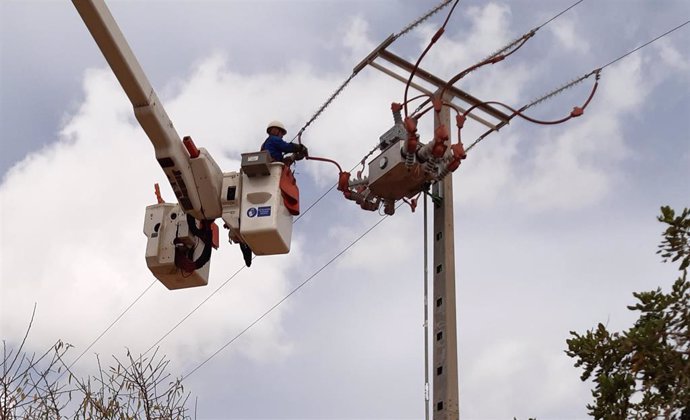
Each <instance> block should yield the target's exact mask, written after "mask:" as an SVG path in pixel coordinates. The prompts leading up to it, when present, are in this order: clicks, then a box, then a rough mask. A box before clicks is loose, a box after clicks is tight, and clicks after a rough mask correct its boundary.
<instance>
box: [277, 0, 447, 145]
mask: <svg viewBox="0 0 690 420" xmlns="http://www.w3.org/2000/svg"><path fill="white" fill-rule="evenodd" d="M451 1H452V0H443V1H442V2H441V3H439V4H438V5H437V6H436V7H434V8H432V9H431V10H429V11H428V12H426V13H425V14H423V15H422V16H420V17H419V18H417V19H415V20H414V21H412V22H411V23H410V24H408V25H407V26H405V27H404V28H403V29H402V30H401V31H400V32H398V33H397V34H393V35H390V36H389V37H388V38H387V39H386V40H384V41H383V43H382V44H381V45H382V46H387V45H390V44H391V43H393V42H394V41H395V40H397V39H398V38H400V37H401V36H404V35H405V34H407V33H408V32H410V31H411V30H412V29H414V28H415V27H417V26H418V25H420V24H421V23H422V22H424V21H425V20H427V19H429V18H430V17H431V16H433V15H434V14H436V13H437V12H438V11H439V10H441V9H443V8H444V7H446V6H447V5H448V4H449V3H450V2H451ZM455 1H456V2H457V1H459V0H455ZM369 59H372V57H371V56H369V57H366V58H365V59H364V61H363V63H364V64H366V63H367V62H368V60H369ZM361 64H362V63H360V65H358V66H356V67H355V68H354V69H353V70H352V73H351V74H350V75H349V76H348V77H347V78H346V79H345V81H343V82H342V83H341V84H340V86H338V88H336V90H335V91H334V92H333V93H332V94H331V96H329V97H328V99H326V101H325V102H324V103H323V104H321V106H320V107H319V108H318V109H317V110H316V112H315V113H314V114H313V115H312V116H311V117H310V118H309V119H308V120H307V122H306V123H305V124H304V125H303V126H302V128H300V129H299V131H298V132H297V134H295V137H293V138H292V140H290V143H292V142H294V141H295V139H297V141H298V143H299V144H302V134H303V133H304V131H305V130H306V129H307V127H309V126H310V125H311V124H312V123H313V122H314V121H315V120H316V119H317V118H318V117H319V116H320V115H321V114H322V113H323V111H324V110H325V109H326V108H327V107H328V106H329V105H330V104H331V102H333V100H334V99H335V98H336V97H337V96H338V95H340V93H341V92H342V91H343V89H345V87H346V86H347V85H348V84H349V83H350V82H351V81H352V79H354V78H355V76H357V74H359V72H360V71H361V70H362V69H363V68H364V67H366V66H365V65H361Z"/></svg>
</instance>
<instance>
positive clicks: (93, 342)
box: [58, 279, 157, 380]
mask: <svg viewBox="0 0 690 420" xmlns="http://www.w3.org/2000/svg"><path fill="white" fill-rule="evenodd" d="M156 281H157V280H155V279H154V280H153V281H152V282H151V284H149V285H148V287H146V289H144V291H143V292H141V293H140V294H139V296H137V298H136V299H134V301H132V303H130V304H129V306H127V308H125V310H124V311H122V313H121V314H120V315H118V316H117V318H115V319H114V320H113V322H111V323H110V325H108V327H107V328H106V329H105V330H103V332H102V333H101V334H100V335H99V336H98V337H96V338H95V339H94V340H93V341H92V342H91V344H89V345H88V346H87V347H86V349H84V351H82V352H81V354H80V355H79V356H77V358H76V359H74V361H73V362H72V363H71V364H70V365H69V366H68V367H67V369H66V370H65V371H64V372H67V371H69V370H70V369H71V368H72V366H74V365H75V364H76V363H77V362H78V361H79V359H81V358H82V356H84V355H85V354H86V352H87V351H89V349H91V347H93V346H94V345H95V344H96V343H97V342H98V340H100V339H101V338H102V337H103V336H104V335H105V334H106V333H107V332H108V331H109V330H110V329H111V328H112V327H113V326H114V325H115V324H116V323H117V321H119V320H120V318H122V317H123V316H124V315H125V314H126V313H127V312H128V311H129V310H130V309H132V307H133V306H134V305H135V304H136V303H137V302H138V301H139V299H141V298H142V297H143V296H144V295H145V294H146V292H148V291H149V289H151V287H152V286H153V285H154V284H156ZM64 372H63V375H64ZM60 377H62V375H60ZM59 379H60V378H58V380H59Z"/></svg>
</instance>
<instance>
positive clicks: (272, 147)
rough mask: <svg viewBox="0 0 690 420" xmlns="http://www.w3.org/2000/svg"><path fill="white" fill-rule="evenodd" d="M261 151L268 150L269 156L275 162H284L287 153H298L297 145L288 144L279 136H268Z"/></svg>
mask: <svg viewBox="0 0 690 420" xmlns="http://www.w3.org/2000/svg"><path fill="white" fill-rule="evenodd" d="M261 150H268V154H269V155H271V158H272V159H273V160H274V161H276V162H282V161H283V155H285V153H290V152H296V151H297V145H296V144H292V143H288V142H286V141H285V140H283V139H281V138H280V137H278V136H268V138H267V139H266V140H265V141H264V144H262V145H261Z"/></svg>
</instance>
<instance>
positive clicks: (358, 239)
mask: <svg viewBox="0 0 690 420" xmlns="http://www.w3.org/2000/svg"><path fill="white" fill-rule="evenodd" d="M401 205H402V203H401V204H399V205H398V206H397V207H400V206H401ZM387 218H388V216H383V217H381V218H380V219H379V220H378V221H377V222H376V223H374V224H373V225H372V226H371V227H370V228H369V229H367V230H366V231H365V232H364V233H362V234H361V235H359V237H357V238H356V239H355V240H354V241H352V242H351V243H350V244H349V245H348V246H346V247H345V248H343V249H342V250H341V251H340V252H338V253H337V254H336V255H335V256H334V257H333V258H331V259H330V260H329V261H328V262H326V263H325V264H324V265H323V266H321V268H319V269H318V270H316V271H315V272H314V273H313V274H312V275H310V276H309V277H307V279H306V280H304V281H303V282H302V283H300V284H299V285H298V286H297V287H295V288H294V289H292V291H291V292H290V293H288V294H287V295H285V296H284V297H283V298H282V299H280V300H279V301H278V302H276V303H275V304H274V305H273V306H271V307H270V308H269V309H268V310H267V311H265V312H264V313H263V314H261V315H260V316H259V317H258V318H257V319H255V320H254V321H253V322H252V323H251V324H249V325H248V326H247V327H246V328H245V329H243V330H242V331H240V332H239V333H238V334H236V335H235V336H234V337H233V338H232V339H230V341H228V342H227V343H225V344H224V345H223V346H221V347H220V348H219V349H218V350H216V351H215V352H214V353H212V354H211V355H210V356H209V357H207V358H206V359H204V361H202V362H201V363H200V364H199V365H197V366H196V367H195V368H194V369H192V370H191V371H189V372H188V373H186V374H184V375H182V377H180V381H183V380H185V379H187V378H189V377H190V376H191V375H192V374H194V373H195V372H196V371H197V370H199V369H200V368H201V367H202V366H204V365H205V364H206V363H208V362H209V361H210V360H211V359H213V358H214V357H216V356H217V355H218V354H220V352H222V351H223V350H225V349H226V348H227V347H228V346H230V345H231V344H232V343H234V342H235V341H236V340H237V339H238V338H240V337H241V336H242V335H244V333H246V332H247V331H249V330H250V329H251V328H252V327H253V326H254V325H256V324H258V323H259V322H260V321H261V320H262V319H264V318H265V317H266V316H267V315H268V314H270V313H271V312H272V311H273V310H274V309H276V308H277V307H278V306H280V305H281V304H282V303H283V302H285V301H286V300H287V299H289V298H290V296H292V295H294V294H295V293H297V291H299V290H300V289H301V288H302V287H304V286H305V285H306V284H307V283H309V282H310V281H311V280H312V279H313V278H315V277H316V276H317V275H318V274H319V273H321V272H322V271H323V270H325V269H326V267H328V266H329V265H331V264H332V263H333V262H334V261H335V260H337V259H338V258H340V256H342V255H343V254H344V253H345V252H347V251H348V250H349V249H350V248H352V247H353V246H354V245H355V244H356V243H357V242H359V241H360V240H361V239H362V238H363V237H365V236H366V235H367V234H368V233H369V232H371V231H372V230H374V229H375V228H376V227H377V226H378V225H380V224H381V223H382V222H383V221H384V220H386V219H387Z"/></svg>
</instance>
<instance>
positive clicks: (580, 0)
mask: <svg viewBox="0 0 690 420" xmlns="http://www.w3.org/2000/svg"><path fill="white" fill-rule="evenodd" d="M583 1H585V0H579V1H577V2H575V3H573V4H572V5H570V7H568V8H567V9H565V10H563V11H562V12H561V13H559V14H557V15H556V16H554V17H552V18H551V19H549V20H547V21H546V22H544V23H542V24H541V25H539V26H537V27H536V28H535V29H534V30H535V31H536V30H537V29H539V28H543V27H544V26H546V25H548V24H549V23H551V21H553V20H556V19H557V18H559V17H561V15H562V14H564V13H565V12H567V11H568V10H570V9H572V8H573V7H575V6H577V5H578V4H580V3H582V2H583Z"/></svg>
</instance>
